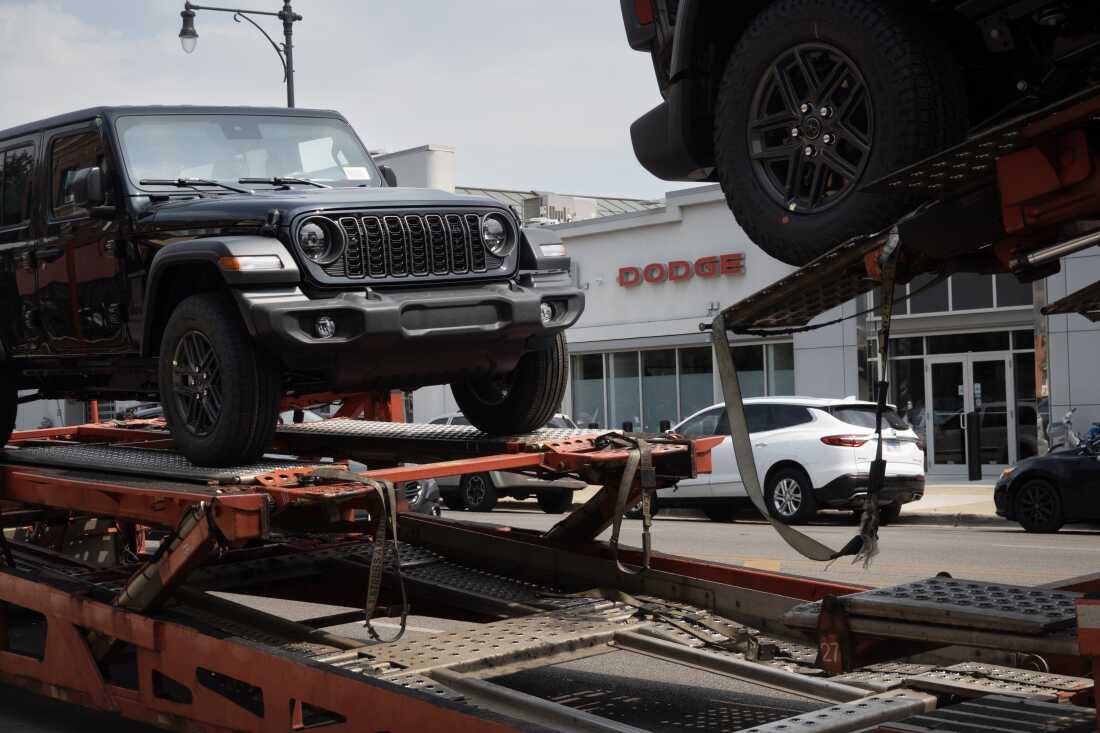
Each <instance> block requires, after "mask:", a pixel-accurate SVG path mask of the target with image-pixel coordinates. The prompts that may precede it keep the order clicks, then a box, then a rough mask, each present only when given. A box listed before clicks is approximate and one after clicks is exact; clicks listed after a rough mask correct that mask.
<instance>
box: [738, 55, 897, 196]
mask: <svg viewBox="0 0 1100 733" xmlns="http://www.w3.org/2000/svg"><path fill="white" fill-rule="evenodd" d="M749 119H750V120H751V121H750V123H749V126H748V135H749V140H748V144H749V150H750V151H751V153H750V154H751V157H752V162H753V171H754V173H755V174H756V177H757V179H758V180H759V182H760V185H761V187H762V188H763V189H764V191H766V192H767V194H768V195H769V196H770V197H771V199H772V201H774V202H775V203H776V204H778V205H779V206H781V207H783V208H785V209H787V210H788V211H790V212H793V213H801V214H816V213H819V212H822V211H825V210H827V209H829V208H830V207H833V206H836V205H837V204H838V203H840V202H841V201H843V200H844V198H845V197H846V196H847V195H848V194H850V193H852V191H853V190H854V188H855V187H856V185H857V183H858V182H859V181H860V180H861V179H862V176H863V172H864V171H865V170H866V169H867V164H868V161H869V160H870V158H871V146H872V144H873V141H874V138H875V110H874V105H873V102H872V100H871V90H870V89H869V88H868V86H867V82H866V80H865V79H864V78H863V74H862V73H861V72H860V70H859V67H858V66H856V64H855V62H854V61H852V59H851V58H849V57H848V56H847V54H845V53H844V52H843V51H841V50H840V49H838V48H836V47H835V46H832V45H830V44H828V43H801V44H798V45H797V46H795V47H793V48H791V49H788V50H787V51H786V52H785V53H783V54H781V55H780V56H779V57H778V58H777V59H775V60H774V61H773V62H772V63H771V64H769V65H768V68H767V70H766V71H765V73H764V75H763V77H762V78H761V80H760V83H759V84H758V85H757V89H756V94H755V95H754V96H753V100H752V106H751V107H750V108H749Z"/></svg>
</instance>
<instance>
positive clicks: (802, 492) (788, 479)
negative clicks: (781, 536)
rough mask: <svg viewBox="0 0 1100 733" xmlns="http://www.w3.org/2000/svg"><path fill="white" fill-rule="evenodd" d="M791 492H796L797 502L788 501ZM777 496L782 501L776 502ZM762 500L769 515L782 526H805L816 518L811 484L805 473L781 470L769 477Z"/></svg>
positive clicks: (793, 469) (815, 499)
mask: <svg viewBox="0 0 1100 733" xmlns="http://www.w3.org/2000/svg"><path fill="white" fill-rule="evenodd" d="M792 482H793V483H792ZM792 491H796V492H797V501H795V500H794V499H789V497H790V495H791V494H790V492H792ZM777 494H778V495H779V496H780V498H781V499H784V500H783V501H779V502H777V500H776V495H777ZM764 500H765V501H766V502H767V505H768V511H770V512H771V515H772V516H773V517H775V518H776V519H778V520H779V521H780V522H783V523H784V524H806V523H807V522H809V521H810V520H811V519H813V518H814V517H815V516H817V497H816V496H815V495H814V487H813V484H811V483H810V477H809V476H807V475H806V472H805V471H803V470H801V469H798V468H793V467H791V468H781V469H779V470H778V471H776V472H775V473H773V474H772V475H771V476H769V477H768V483H767V486H766V487H765V489H764Z"/></svg>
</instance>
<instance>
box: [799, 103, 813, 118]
mask: <svg viewBox="0 0 1100 733" xmlns="http://www.w3.org/2000/svg"><path fill="white" fill-rule="evenodd" d="M798 109H799V110H801V111H802V114H804V115H808V114H810V110H812V109H813V107H811V106H810V103H809V102H803V103H802V106H801V107H799V108H798Z"/></svg>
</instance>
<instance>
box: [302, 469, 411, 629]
mask: <svg viewBox="0 0 1100 733" xmlns="http://www.w3.org/2000/svg"><path fill="white" fill-rule="evenodd" d="M311 475H312V476H313V477H314V478H317V479H319V480H323V481H347V482H352V483H358V484H363V485H365V486H370V487H372V488H373V489H374V490H375V491H377V492H378V497H379V499H380V500H381V502H382V511H381V512H380V513H379V515H378V518H377V520H376V522H375V525H374V543H373V546H372V548H371V561H370V572H369V573H368V575H367V598H366V601H365V603H364V604H363V614H364V616H365V619H364V625H365V626H366V627H367V632H368V633H369V634H370V637H371V638H372V639H374V640H376V641H381V642H384V643H390V642H394V641H397V640H398V639H400V638H401V637H402V636H404V635H405V625H406V624H407V623H408V618H409V600H408V596H406V594H405V579H404V577H402V575H401V545H400V544H399V543H398V541H397V491H396V490H395V489H394V485H393V483H392V482H390V481H378V480H375V479H371V478H367V477H366V476H361V475H359V474H357V473H353V472H352V471H348V470H345V469H343V468H320V469H317V470H316V471H314V472H313V473H312V474H311ZM387 524H388V525H389V528H390V536H391V537H392V540H391V544H392V547H393V552H392V553H391V555H390V565H391V568H390V569H391V570H392V571H393V573H394V575H396V576H397V585H398V587H399V588H400V590H401V626H400V628H399V629H398V630H397V633H396V634H395V635H394V636H393V637H392V638H390V639H383V638H382V636H381V635H380V634H379V633H378V632H377V631H376V630H375V628H374V626H372V625H371V618H372V617H373V616H374V612H375V611H376V610H378V597H379V596H380V595H381V593H382V575H383V574H384V572H385V570H386V526H387Z"/></svg>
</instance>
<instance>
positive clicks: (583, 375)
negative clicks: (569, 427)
mask: <svg viewBox="0 0 1100 733" xmlns="http://www.w3.org/2000/svg"><path fill="white" fill-rule="evenodd" d="M570 377H571V379H572V382H573V415H572V417H573V419H574V420H575V421H576V422H577V424H578V425H580V426H582V427H587V426H588V425H592V424H595V425H597V426H600V427H606V426H607V420H606V417H607V415H606V414H605V413H604V404H603V354H578V355H577V356H574V357H573V372H572V374H571V375H570Z"/></svg>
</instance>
